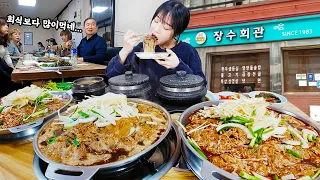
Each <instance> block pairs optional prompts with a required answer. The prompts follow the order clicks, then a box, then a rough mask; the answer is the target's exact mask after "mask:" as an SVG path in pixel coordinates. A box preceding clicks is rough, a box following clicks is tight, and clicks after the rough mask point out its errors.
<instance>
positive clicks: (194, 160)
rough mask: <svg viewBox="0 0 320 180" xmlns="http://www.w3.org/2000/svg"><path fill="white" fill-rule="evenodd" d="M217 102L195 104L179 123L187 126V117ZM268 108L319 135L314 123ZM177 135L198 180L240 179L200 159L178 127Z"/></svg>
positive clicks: (183, 114) (319, 178)
mask: <svg viewBox="0 0 320 180" xmlns="http://www.w3.org/2000/svg"><path fill="white" fill-rule="evenodd" d="M219 103H220V102H219V101H207V102H202V103H199V104H196V105H194V106H191V107H190V108H188V109H187V110H185V111H184V112H183V113H182V115H181V116H180V118H179V122H180V123H181V124H183V125H187V119H188V117H189V116H190V115H191V114H193V113H194V112H195V111H197V110H199V109H201V108H203V107H205V106H210V105H218V104H219ZM268 108H270V109H272V110H274V111H277V112H279V113H283V114H287V115H290V116H293V117H295V118H297V119H299V120H300V121H302V122H304V123H306V124H308V125H310V126H312V127H314V128H315V129H316V131H317V132H318V133H320V128H319V127H318V126H317V125H316V124H315V123H314V122H311V121H310V120H308V119H305V118H303V117H301V116H299V115H297V114H295V113H292V112H290V111H287V110H284V109H281V108H279V107H276V106H274V105H273V106H269V107H268ZM179 133H180V136H181V139H182V155H183V157H184V159H185V160H186V162H187V165H188V166H189V167H190V169H191V170H192V171H193V173H194V174H195V175H196V176H197V177H198V178H199V179H205V180H209V179H210V180H211V179H212V180H229V179H230V180H231V179H232V180H240V179H241V178H240V177H239V176H236V175H234V174H231V173H229V172H227V171H225V170H223V169H221V168H219V167H218V166H216V165H214V164H212V163H211V162H209V161H208V160H206V159H204V158H203V157H201V156H200V155H199V154H198V153H197V152H196V151H195V150H194V148H193V147H192V146H191V145H190V144H189V143H188V141H187V138H186V137H185V133H184V131H183V130H182V128H181V127H179ZM317 180H320V177H318V178H317Z"/></svg>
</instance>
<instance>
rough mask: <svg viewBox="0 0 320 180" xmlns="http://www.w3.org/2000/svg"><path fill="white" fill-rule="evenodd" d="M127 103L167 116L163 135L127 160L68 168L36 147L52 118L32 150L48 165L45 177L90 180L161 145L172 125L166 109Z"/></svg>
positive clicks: (144, 101) (146, 101)
mask: <svg viewBox="0 0 320 180" xmlns="http://www.w3.org/2000/svg"><path fill="white" fill-rule="evenodd" d="M128 102H136V103H142V104H148V105H151V106H153V107H155V108H157V109H160V110H161V111H162V112H164V113H165V115H166V116H167V118H168V124H167V129H166V131H165V133H164V134H162V136H161V137H160V138H159V139H158V140H157V141H156V142H155V143H153V144H152V145H151V146H149V147H148V148H147V149H145V150H143V151H141V152H140V153H138V154H135V155H133V156H131V157H128V158H126V159H123V160H120V161H116V162H112V163H107V164H103V165H95V166H68V165H65V164H61V163H57V162H54V161H52V160H50V159H48V158H47V157H45V156H44V155H43V154H42V153H41V152H40V150H39V147H38V137H39V135H40V133H41V132H42V131H43V129H44V128H45V127H46V126H47V125H49V124H50V123H51V122H52V121H53V120H54V118H53V119H51V120H50V121H48V122H47V123H46V124H45V125H43V127H42V128H41V129H40V130H39V131H38V132H37V134H36V135H35V140H34V141H33V148H34V151H35V152H36V154H37V155H38V156H39V158H40V159H42V160H43V161H45V162H47V163H48V164H49V165H48V168H47V170H46V173H45V176H46V177H47V178H49V179H68V180H73V179H74V180H76V179H90V178H91V177H92V176H93V175H94V174H95V173H96V172H97V171H103V170H110V169H115V168H118V167H121V166H125V165H127V164H129V163H132V162H134V161H136V160H138V159H139V158H142V157H144V156H146V155H149V154H150V151H153V150H154V149H155V148H156V147H157V146H158V144H159V143H161V142H162V141H163V140H164V139H165V138H166V136H167V135H168V133H169V132H170V129H171V125H172V119H171V116H170V114H169V113H168V111H167V110H166V109H164V108H163V107H161V106H160V105H158V104H155V103H153V102H150V101H148V100H144V99H135V98H132V99H130V98H129V99H128ZM151 154H152V153H151ZM58 170H63V171H66V172H70V173H79V174H81V175H79V176H71V175H65V174H58V173H56V172H57V171H58Z"/></svg>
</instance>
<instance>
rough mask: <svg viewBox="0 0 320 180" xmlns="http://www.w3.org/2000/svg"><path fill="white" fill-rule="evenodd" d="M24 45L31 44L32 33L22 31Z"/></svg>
mask: <svg viewBox="0 0 320 180" xmlns="http://www.w3.org/2000/svg"><path fill="white" fill-rule="evenodd" d="M24 45H33V33H32V32H25V33H24Z"/></svg>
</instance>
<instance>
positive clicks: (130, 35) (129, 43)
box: [119, 30, 141, 64]
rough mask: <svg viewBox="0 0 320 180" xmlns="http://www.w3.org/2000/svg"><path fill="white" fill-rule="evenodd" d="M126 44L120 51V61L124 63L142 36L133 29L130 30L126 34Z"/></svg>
mask: <svg viewBox="0 0 320 180" xmlns="http://www.w3.org/2000/svg"><path fill="white" fill-rule="evenodd" d="M123 40H124V44H123V48H122V49H121V51H120V52H119V56H120V62H121V63H122V64H123V63H124V62H125V60H126V59H127V56H128V55H129V53H130V52H131V51H132V50H133V48H134V46H135V45H136V44H137V43H138V42H139V41H140V40H141V39H140V37H139V36H138V35H137V34H136V33H135V32H133V31H132V30H128V31H127V32H126V33H125V34H124V38H123Z"/></svg>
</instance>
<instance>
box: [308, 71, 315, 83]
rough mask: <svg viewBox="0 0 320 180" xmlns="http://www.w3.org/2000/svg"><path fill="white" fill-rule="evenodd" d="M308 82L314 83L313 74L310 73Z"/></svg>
mask: <svg viewBox="0 0 320 180" xmlns="http://www.w3.org/2000/svg"><path fill="white" fill-rule="evenodd" d="M308 81H309V82H312V81H314V75H313V73H308Z"/></svg>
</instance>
